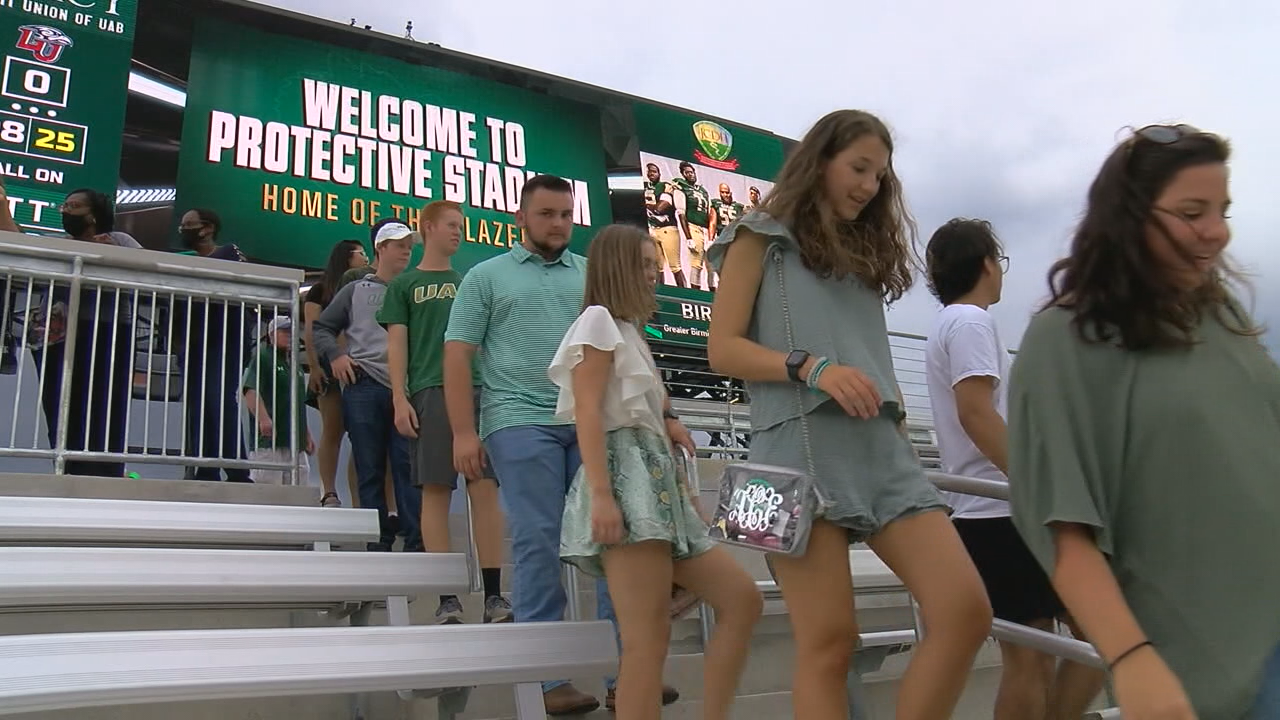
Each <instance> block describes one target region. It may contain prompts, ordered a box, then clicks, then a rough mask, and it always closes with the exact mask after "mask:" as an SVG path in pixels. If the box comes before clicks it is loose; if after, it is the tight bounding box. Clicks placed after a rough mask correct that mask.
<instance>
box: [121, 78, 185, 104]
mask: <svg viewBox="0 0 1280 720" xmlns="http://www.w3.org/2000/svg"><path fill="white" fill-rule="evenodd" d="M129 92H131V93H137V94H139V95H143V96H145V97H149V98H151V99H152V100H159V101H160V102H162V103H166V104H169V105H173V106H174V107H186V106H187V94H186V93H185V92H183V91H182V90H180V89H179V88H176V87H173V86H172V85H166V84H165V83H162V82H160V81H158V80H154V79H152V78H149V77H147V76H146V75H143V74H141V73H138V72H133V71H130V72H129Z"/></svg>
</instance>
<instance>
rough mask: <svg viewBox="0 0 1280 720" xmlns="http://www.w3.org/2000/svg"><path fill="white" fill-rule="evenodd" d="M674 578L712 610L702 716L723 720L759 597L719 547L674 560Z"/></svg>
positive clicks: (759, 604) (734, 691)
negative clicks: (711, 632) (698, 596)
mask: <svg viewBox="0 0 1280 720" xmlns="http://www.w3.org/2000/svg"><path fill="white" fill-rule="evenodd" d="M675 581H676V582H677V583H679V584H680V585H681V586H683V587H685V588H687V589H689V590H691V591H693V592H694V593H696V594H698V595H701V596H702V599H703V600H705V601H706V602H707V604H708V605H710V606H711V608H712V609H713V610H714V611H715V613H716V629H715V633H714V634H713V635H712V636H711V642H710V643H708V645H707V648H706V652H705V653H703V664H704V667H705V669H704V670H703V683H704V685H705V687H704V690H703V699H702V717H703V718H704V719H705V720H728V717H729V707H730V706H731V705H733V699H734V696H735V695H736V694H737V689H738V680H739V678H740V677H741V676H742V668H743V666H744V665H746V663H747V649H748V647H749V646H750V645H751V632H752V630H753V629H754V628H755V624H756V621H758V620H759V619H760V613H761V611H762V610H763V608H764V599H763V598H762V597H761V596H760V591H759V590H758V589H756V584H755V581H753V580H752V579H751V576H750V575H748V574H747V572H746V571H745V570H743V569H742V567H741V566H740V565H738V563H737V562H735V561H734V559H733V557H732V556H731V555H730V554H729V552H728V551H727V550H725V549H724V548H722V547H719V546H717V547H714V548H712V549H711V550H709V551H708V552H705V553H703V554H701V555H699V556H697V557H694V558H690V559H688V560H681V561H679V562H677V563H676V564H675Z"/></svg>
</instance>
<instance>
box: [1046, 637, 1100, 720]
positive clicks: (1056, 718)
mask: <svg viewBox="0 0 1280 720" xmlns="http://www.w3.org/2000/svg"><path fill="white" fill-rule="evenodd" d="M1063 622H1064V623H1065V624H1066V626H1067V627H1068V628H1070V629H1071V634H1072V635H1074V636H1075V637H1076V639H1077V640H1085V636H1084V631H1082V630H1081V629H1080V627H1079V626H1078V625H1076V623H1075V621H1074V620H1072V619H1071V618H1064V619H1063ZM1105 682H1106V674H1105V673H1104V672H1103V671H1101V670H1099V669H1097V668H1091V667H1089V666H1088V665H1081V664H1079V663H1073V662H1068V661H1066V660H1063V661H1062V662H1060V663H1058V674H1057V677H1056V678H1054V681H1053V685H1051V686H1050V689H1049V711H1048V712H1047V713H1046V714H1045V717H1046V718H1048V720H1068V719H1070V720H1077V718H1079V717H1081V716H1083V715H1084V713H1085V711H1086V710H1088V709H1089V705H1090V703H1092V702H1093V701H1094V699H1095V698H1097V697H1098V693H1100V692H1102V685H1103V683H1105Z"/></svg>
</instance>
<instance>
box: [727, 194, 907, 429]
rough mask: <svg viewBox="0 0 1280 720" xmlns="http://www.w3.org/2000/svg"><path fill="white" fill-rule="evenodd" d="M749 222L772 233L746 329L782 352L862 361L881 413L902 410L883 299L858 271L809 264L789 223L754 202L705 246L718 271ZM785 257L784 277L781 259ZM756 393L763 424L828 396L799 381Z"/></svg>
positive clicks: (755, 409)
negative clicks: (843, 272)
mask: <svg viewBox="0 0 1280 720" xmlns="http://www.w3.org/2000/svg"><path fill="white" fill-rule="evenodd" d="M743 228H746V229H747V230H751V231H754V232H756V233H759V234H761V235H764V236H766V237H767V238H768V239H769V244H768V249H767V250H766V252H765V258H764V276H763V277H762V278H761V280H760V290H759V292H758V293H757V294H756V303H755V308H754V311H753V312H752V315H751V324H750V326H749V328H748V330H747V337H748V338H750V339H751V340H753V341H755V342H757V343H759V344H761V345H763V346H765V347H768V348H772V349H774V350H777V351H779V352H784V353H786V352H790V351H791V350H805V351H808V352H809V353H810V354H811V355H813V356H814V357H815V358H819V357H826V358H827V359H828V360H830V361H831V362H833V363H836V364H839V365H847V366H849V367H853V368H857V369H858V370H861V371H862V372H863V373H865V374H866V375H867V377H868V378H870V379H871V381H872V382H873V383H875V386H876V389H877V390H878V391H879V393H880V399H881V413H882V414H884V413H885V411H888V413H889V414H890V415H896V414H899V413H901V412H902V411H903V410H904V408H902V407H900V406H899V403H898V393H897V381H896V376H895V375H894V372H893V358H892V356H891V354H890V349H889V334H888V333H889V329H888V326H887V325H886V324H885V316H884V307H885V306H884V300H883V298H881V297H880V295H879V294H878V293H876V292H874V291H873V290H871V289H870V288H868V287H867V286H866V284H865V283H863V282H862V280H861V279H859V278H858V277H857V276H855V275H849V276H846V277H844V278H839V279H837V278H836V277H834V276H832V277H827V278H820V277H818V276H817V275H816V274H814V273H813V272H812V271H811V270H809V269H808V268H806V267H805V266H804V263H803V262H802V261H801V259H800V247H799V245H798V244H797V242H796V238H795V236H794V235H793V234H792V232H791V229H790V228H788V227H787V226H786V225H784V224H783V223H781V222H779V221H778V220H777V219H775V218H774V217H773V216H771V215H769V214H768V213H765V212H763V211H760V210H754V211H752V212H750V213H748V214H747V215H745V216H743V217H742V218H741V219H739V220H738V221H737V222H735V223H733V224H732V225H730V226H729V227H727V228H725V230H724V232H722V233H721V234H720V236H719V237H717V238H716V240H715V242H714V243H713V244H712V245H711V247H710V248H708V249H707V258H708V260H709V261H710V263H711V266H712V267H713V268H714V269H715V270H716V271H717V272H720V271H721V267H722V265H723V264H724V257H725V253H726V252H727V250H728V248H729V245H731V244H732V243H733V241H734V240H736V239H737V236H738V231H739V230H741V229H743ZM779 261H780V262H781V263H782V284H781V285H780V284H779V282H778V270H777V265H776V263H777V262H779ZM784 290H785V297H786V301H787V302H786V305H787V307H788V309H789V311H790V312H789V314H790V317H791V332H792V337H793V341H792V342H788V341H787V321H786V317H787V314H788V313H786V312H784V309H783V297H784ZM747 392H748V393H750V396H751V427H752V429H753V430H765V429H768V428H771V427H774V426H776V425H779V424H781V423H784V422H787V421H788V420H793V419H796V418H799V417H801V415H802V414H808V413H810V412H813V410H814V409H816V408H817V407H818V406H819V405H822V404H823V403H825V402H826V401H828V400H830V399H831V396H829V395H827V394H826V393H823V392H804V393H800V398H801V399H800V401H799V402H797V400H796V395H797V393H796V391H795V385H794V383H790V382H748V383H747Z"/></svg>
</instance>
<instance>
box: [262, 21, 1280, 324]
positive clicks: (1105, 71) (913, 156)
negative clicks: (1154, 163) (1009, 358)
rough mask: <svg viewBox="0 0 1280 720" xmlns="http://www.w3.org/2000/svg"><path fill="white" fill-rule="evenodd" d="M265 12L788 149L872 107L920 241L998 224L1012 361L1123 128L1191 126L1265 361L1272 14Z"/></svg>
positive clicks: (1269, 293)
mask: <svg viewBox="0 0 1280 720" xmlns="http://www.w3.org/2000/svg"><path fill="white" fill-rule="evenodd" d="M265 4H270V5H276V6H279V7H283V8H287V9H290V10H294V11H297V12H302V13H306V14H310V15H315V16H319V17H324V18H329V19H333V20H340V21H343V22H345V21H348V20H349V19H350V18H351V17H352V16H353V14H354V16H355V17H356V19H357V20H358V21H359V23H360V24H361V25H365V24H369V25H372V26H373V27H374V29H375V30H378V31H384V32H387V33H390V34H394V35H403V34H404V26H405V22H406V21H407V20H412V21H413V24H414V36H415V38H416V39H418V40H419V41H423V42H426V41H430V42H436V43H439V44H440V45H442V46H444V47H447V48H451V49H454V50H458V51H461V52H466V53H471V54H475V55H480V56H484V57H488V58H492V59H495V60H500V61H503V62H508V63H512V64H516V65H520V66H523V67H528V68H532V69H536V70H540V71H543V72H548V73H551V74H554V75H560V76H563V77H568V78H572V79H574V80H579V81H582V82H587V83H591V84H595V85H600V86H603V87H607V88H612V89H616V90H620V91H623V92H627V93H631V94H635V95H639V96H642V97H647V98H651V99H654V100H658V101H661V102H665V103H669V104H672V105H676V106H680V107H686V108H690V109H692V110H696V111H700V112H705V113H708V114H712V115H717V116H719V117H722V118H726V119H728V120H731V121H735V122H739V123H743V124H746V125H752V126H756V127H761V128H765V129H768V130H772V131H774V132H776V133H778V134H781V135H785V136H788V137H793V138H798V137H800V136H801V135H803V133H804V132H805V130H806V129H807V128H808V127H809V126H810V125H811V124H812V123H813V122H814V121H815V120H817V119H818V118H819V117H821V116H822V115H823V114H825V113H826V112H828V111H830V110H833V109H837V108H843V107H849V108H858V109H863V110H869V111H871V112H874V113H876V114H877V115H879V116H880V117H881V118H883V119H884V120H885V121H886V122H887V123H888V124H889V126H890V127H891V128H892V130H893V131H894V134H895V137H896V149H895V155H894V164H895V166H896V167H897V170H898V173H899V175H900V176H901V177H902V180H903V184H904V187H905V190H906V194H907V199H908V201H909V203H910V205H911V208H912V212H913V214H914V215H915V217H916V219H917V221H918V224H919V228H920V242H921V244H923V243H924V242H925V241H927V240H928V237H929V234H930V233H932V231H933V230H934V229H935V228H936V227H937V226H938V225H940V224H941V223H943V222H945V221H946V220H947V219H949V218H951V217H955V216H964V217H981V218H985V219H987V220H990V221H991V222H992V223H993V224H994V226H995V228H996V231H997V233H998V234H999V235H1000V237H1001V239H1002V240H1003V242H1004V244H1005V247H1006V254H1008V255H1009V256H1010V257H1011V259H1012V263H1011V268H1010V272H1009V274H1008V276H1007V277H1006V280H1005V291H1004V298H1003V300H1002V302H1000V303H999V304H998V305H996V306H994V307H993V308H992V312H993V313H994V315H995V317H996V319H997V321H998V323H999V325H1000V328H1001V332H1002V334H1003V339H1004V341H1005V343H1006V344H1007V345H1010V346H1016V345H1017V343H1018V339H1019V338H1020V336H1021V334H1022V331H1023V329H1024V328H1025V326H1026V323H1027V320H1028V319H1029V317H1030V314H1031V313H1032V312H1033V311H1034V309H1035V308H1036V307H1037V306H1038V304H1039V303H1040V302H1041V301H1042V300H1043V299H1044V297H1045V291H1046V282H1045V275H1046V272H1047V271H1048V268H1049V265H1050V264H1051V263H1052V262H1053V260H1054V259H1056V258H1058V257H1060V256H1061V254H1062V253H1063V252H1064V251H1065V248H1066V244H1067V240H1068V238H1069V236H1070V232H1071V230H1072V226H1073V224H1074V222H1075V220H1076V219H1077V218H1078V215H1079V212H1080V210H1081V209H1082V207H1083V201H1084V194H1085V190H1086V188H1087V186H1088V184H1089V182H1090V181H1091V180H1092V179H1093V176H1094V174H1095V173H1096V171H1097V169H1098V167H1099V166H1100V165H1101V163H1102V160H1103V159H1104V158H1105V157H1106V155H1107V154H1108V152H1109V151H1110V149H1111V148H1112V147H1113V146H1114V145H1115V143H1116V142H1118V141H1119V140H1120V139H1122V138H1123V137H1124V133H1125V128H1128V127H1140V126H1142V125H1146V124H1149V123H1154V122H1174V121H1176V122H1189V123H1191V124H1194V125H1196V126H1198V127H1201V128H1204V129H1206V130H1210V131H1213V132H1217V133H1220V134H1222V135H1224V136H1225V137H1227V138H1229V139H1230V140H1231V142H1232V145H1233V148H1234V158H1233V161H1232V196H1233V199H1234V207H1233V210H1232V217H1233V219H1232V227H1233V231H1234V234H1233V241H1232V245H1231V247H1230V250H1229V251H1230V253H1231V254H1232V256H1233V257H1234V259H1235V260H1236V261H1237V263H1238V264H1240V265H1242V266H1243V267H1244V268H1245V269H1246V270H1247V271H1248V272H1250V273H1251V274H1252V285H1253V293H1252V298H1249V297H1246V298H1245V299H1246V302H1251V303H1252V308H1253V311H1254V313H1255V315H1256V316H1257V317H1258V319H1259V320H1260V321H1262V322H1264V323H1266V324H1268V325H1270V326H1275V327H1276V332H1272V333H1270V334H1269V336H1268V342H1269V344H1270V345H1271V347H1272V348H1273V349H1280V337H1278V336H1280V287H1276V286H1275V283H1274V278H1277V277H1280V245H1278V244H1277V243H1275V242H1273V236H1274V235H1275V234H1276V233H1277V232H1278V231H1280V203H1277V202H1275V201H1274V199H1273V196H1271V195H1269V193H1268V191H1267V189H1266V188H1267V182H1268V180H1267V178H1268V177H1269V174H1270V172H1274V171H1275V169H1276V168H1280V133H1278V132H1277V131H1276V130H1275V127H1274V120H1268V119H1267V118H1274V117H1276V115H1277V112H1276V111H1277V110H1280V95H1277V94H1276V93H1275V92H1274V87H1275V84H1274V74H1275V71H1276V69H1277V68H1280V50H1276V49H1275V46H1274V38H1275V37H1277V36H1280V3H1276V2H1274V0H1235V2H1231V3H1224V4H1223V5H1221V6H1210V5H1205V4H1204V3H1202V2H1190V1H1189V0H1127V1H1126V2H1122V3H1121V2H1114V0H1075V1H1074V2H1070V3H1028V2H1025V0H973V1H972V2H968V3H939V2H936V0H896V1H895V2H891V3H837V2H835V1H834V0H827V2H821V3H819V2H813V0H799V1H798V2H792V3H788V4H786V6H785V7H786V8H787V12H779V11H778V8H779V5H778V4H777V3H773V2H763V1H762V0H739V2H737V3H734V4H732V7H734V8H735V9H734V10H733V11H731V12H730V11H727V10H721V9H708V10H705V11H699V12H695V11H689V12H688V13H682V12H680V11H679V7H680V6H679V5H678V4H664V5H655V4H652V3H632V4H622V3H604V2H599V0H559V2H558V3H556V4H554V5H552V4H546V3H535V2H529V0H485V1H484V2H476V0H431V1H430V2H422V1H421V0H378V2H376V3H373V2H371V3H353V2H350V1H349V0H341V1H339V0H270V1H269V2H266V3H265ZM692 4H694V5H696V6H699V7H706V8H716V7H723V8H727V7H730V5H728V4H726V5H719V4H711V3H705V4H704V3H696V2H695V3H692ZM551 7H554V8H556V9H555V10H554V11H553V10H550V9H548V8H551ZM481 8H482V9H481ZM655 8H661V10H660V11H658V10H655ZM1268 67H1270V68H1271V70H1267V68H1268ZM1269 283H1270V284H1269ZM936 309H937V305H936V302H935V301H934V300H933V298H932V297H930V296H929V294H928V291H927V289H926V288H925V287H924V283H923V282H917V285H916V288H915V289H914V290H913V291H912V293H911V294H910V295H909V296H908V297H907V298H905V299H904V300H902V301H901V302H900V303H898V304H897V305H896V306H895V307H894V308H893V309H892V310H891V311H890V313H889V325H890V328H892V329H894V330H899V331H903V332H912V333H920V334H925V333H927V332H928V331H929V329H930V327H931V325H932V320H933V315H934V313H935V312H936Z"/></svg>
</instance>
